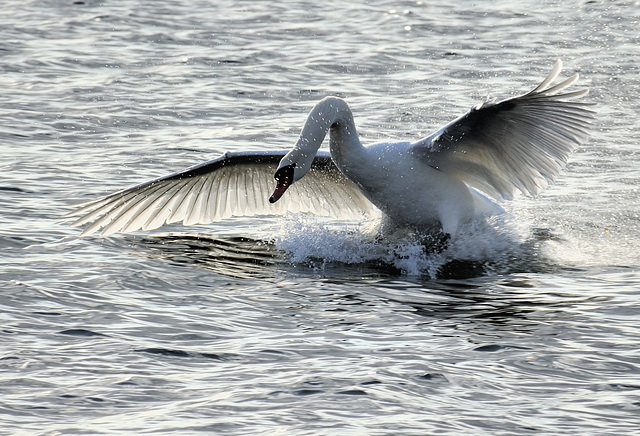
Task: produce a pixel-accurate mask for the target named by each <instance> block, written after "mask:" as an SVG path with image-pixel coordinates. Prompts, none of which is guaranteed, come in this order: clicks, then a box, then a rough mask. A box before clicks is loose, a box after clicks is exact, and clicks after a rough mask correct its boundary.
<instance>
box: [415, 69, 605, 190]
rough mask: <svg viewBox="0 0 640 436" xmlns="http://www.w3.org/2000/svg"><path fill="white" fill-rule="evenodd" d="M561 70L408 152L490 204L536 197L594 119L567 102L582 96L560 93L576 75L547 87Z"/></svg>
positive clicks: (582, 92) (586, 110) (588, 109)
mask: <svg viewBox="0 0 640 436" xmlns="http://www.w3.org/2000/svg"><path fill="white" fill-rule="evenodd" d="M561 70H562V62H560V61H558V62H556V64H555V65H554V67H553V69H552V71H551V73H550V74H549V75H548V76H547V78H545V79H544V80H543V81H542V83H541V84H540V85H538V86H537V87H536V88H535V89H534V90H533V91H531V92H529V93H527V94H524V95H521V96H519V97H515V98H510V99H507V100H503V101H500V102H490V101H488V102H485V103H483V104H482V105H479V106H476V107H474V108H473V109H471V111H469V112H467V113H466V114H465V115H463V116H462V117H460V118H458V119H456V120H454V121H453V122H451V123H450V124H448V125H446V126H444V127H443V128H442V129H440V130H438V131H437V132H435V133H434V134H433V135H431V136H429V137H428V138H425V139H423V140H421V141H418V142H416V143H414V144H412V147H411V151H412V152H413V153H414V154H415V155H416V156H418V157H419V158H420V159H421V160H423V161H424V162H426V163H427V164H429V165H431V166H433V167H434V168H437V169H439V170H441V171H443V172H445V173H448V174H450V175H453V176H455V177H458V178H459V179H461V180H463V181H464V182H465V183H467V184H469V185H471V186H473V187H475V188H477V189H480V190H482V191H485V192H486V193H487V194H490V195H492V196H493V197H495V198H504V199H511V198H513V197H514V196H515V195H517V194H519V193H522V194H525V195H529V196H535V195H537V194H538V193H540V191H542V190H543V189H544V188H545V187H547V186H548V185H549V184H550V183H552V182H553V181H554V180H555V179H556V177H557V176H558V174H559V173H560V171H561V170H562V169H563V168H564V166H565V165H566V163H567V159H568V157H569V155H570V154H571V153H572V152H573V151H574V150H575V149H576V148H577V147H578V146H579V145H580V144H582V143H583V142H585V141H586V139H587V137H588V134H589V130H590V124H591V121H592V120H593V117H594V112H593V111H592V110H591V106H592V104H590V103H584V102H576V101H572V100H574V99H577V98H580V97H584V96H585V95H586V94H587V92H588V90H586V89H582V90H578V91H572V92H566V91H564V90H565V89H566V88H568V87H569V86H571V85H573V84H575V83H576V81H577V80H578V75H577V74H576V75H574V76H572V77H570V78H568V79H565V80H563V81H561V82H560V83H558V84H556V85H551V84H552V83H553V82H554V81H555V79H556V78H557V77H558V75H559V74H560V71H561Z"/></svg>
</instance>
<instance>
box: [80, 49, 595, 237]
mask: <svg viewBox="0 0 640 436" xmlns="http://www.w3.org/2000/svg"><path fill="white" fill-rule="evenodd" d="M561 68H562V64H561V63H560V62H559V61H558V62H557V63H556V65H555V66H554V69H553V70H552V72H551V73H550V74H549V76H548V77H547V78H546V79H545V80H544V81H543V82H542V83H541V84H540V85H539V86H538V87H537V88H536V89H534V90H533V91H531V92H529V93H527V94H524V95H522V96H520V97H515V98H511V99H507V100H504V101H501V102H497V103H496V102H485V103H483V104H482V105H478V106H476V107H474V108H473V109H471V111H469V112H468V113H466V114H465V115H463V116H462V117H460V118H458V119H456V120H454V121H453V122H451V123H450V124H448V125H446V126H444V127H443V128H441V129H440V130H438V131H437V132H435V133H434V134H432V135H431V136H429V137H427V138H424V139H422V140H420V141H417V142H413V143H411V142H401V143H393V144H374V145H370V146H367V147H365V146H363V145H362V144H361V142H360V140H359V138H358V134H357V131H356V127H355V123H354V119H353V115H352V113H351V110H350V109H349V106H348V105H347V103H346V102H345V101H344V100H342V99H340V98H337V97H327V98H325V99H323V100H321V101H320V102H319V103H317V104H316V105H315V107H314V108H313V109H312V110H311V112H310V113H309V115H308V117H307V121H306V122H305V124H304V127H303V129H302V132H301V133H300V137H299V138H298V141H297V143H296V145H295V146H294V147H293V148H292V149H291V150H290V151H289V152H288V153H286V154H285V152H279V151H274V152H240V153H227V154H225V155H224V156H222V157H220V158H218V159H215V160H213V161H209V162H206V163H204V164H201V165H198V166H195V167H192V168H189V169H187V170H185V171H182V172H178V173H175V174H171V175H169V176H166V177H162V178H159V179H156V180H153V181H150V182H147V183H143V184H141V185H137V186H134V187H132V188H128V189H125V190H123V191H120V192H117V193H114V194H111V195H109V196H107V197H104V198H101V199H98V200H93V201H91V202H89V203H86V204H84V205H81V206H80V207H79V208H78V209H77V210H76V211H75V212H74V213H72V215H79V216H80V218H79V219H78V220H77V221H76V222H75V224H76V225H83V224H89V223H90V225H89V226H87V228H86V229H85V230H84V232H83V233H84V234H87V233H92V232H94V231H96V230H99V229H101V228H102V229H103V230H102V234H103V235H108V234H111V233H114V232H118V231H120V232H129V231H134V230H139V229H143V230H149V229H153V228H157V227H159V226H161V225H162V224H164V223H165V222H166V223H170V222H176V221H182V222H183V223H184V224H185V225H189V224H196V223H210V222H212V221H216V220H220V219H223V218H227V217H230V216H238V215H259V214H262V215H271V214H282V213H286V212H311V213H316V214H321V215H334V216H337V217H343V218H344V217H351V216H357V215H358V214H361V213H363V212H364V213H366V212H369V211H371V210H373V209H375V208H373V207H372V205H375V206H376V207H377V208H378V209H379V210H380V211H382V213H383V214H384V216H385V219H386V222H388V223H391V224H392V225H394V226H402V227H410V228H418V229H426V230H429V231H431V230H434V229H438V230H442V231H444V232H445V233H449V234H454V233H455V232H456V230H457V229H458V227H459V226H460V225H461V224H462V223H465V222H469V221H471V220H472V219H473V218H474V217H476V216H478V215H488V214H494V213H497V212H498V211H500V210H501V208H500V207H499V206H498V205H497V203H495V202H493V201H492V200H490V199H489V198H488V197H487V195H484V194H482V193H481V192H479V191H478V190H480V191H483V192H485V193H487V194H488V195H489V196H491V197H493V198H495V199H497V200H499V199H511V198H513V197H514V196H515V195H516V194H518V193H522V194H525V195H529V196H534V195H537V194H538V193H539V192H540V191H541V190H542V189H544V188H545V187H546V186H547V185H548V184H549V183H551V182H553V181H554V180H555V178H556V177H557V175H558V174H559V172H560V171H561V169H562V168H563V167H564V165H565V164H566V161H567V158H568V156H569V154H570V153H571V152H572V151H573V150H575V149H576V148H577V147H578V146H579V145H580V144H581V143H582V142H584V141H585V140H586V138H587V135H588V127H589V123H590V121H591V119H592V118H593V112H592V111H591V110H589V109H588V107H587V106H588V105H589V104H588V103H581V102H574V101H571V99H575V98H579V97H582V96H584V95H586V93H587V90H580V91H574V92H565V93H561V92H560V91H562V90H564V89H565V88H567V87H568V86H570V85H572V84H573V83H575V82H576V81H577V79H578V76H577V75H575V76H573V77H571V78H570V79H567V80H565V81H563V82H561V83H559V84H558V85H555V86H549V85H550V84H551V82H552V81H553V80H555V78H556V77H557V76H558V74H559V73H560V70H561ZM327 133H329V138H330V141H329V147H330V154H329V153H326V152H318V149H319V148H320V146H321V145H322V142H323V141H324V139H325V137H326V135H327ZM274 171H275V179H276V182H277V183H276V189H275V191H274V192H273V194H272V195H271V197H270V198H269V202H267V201H266V200H267V189H268V187H269V185H270V182H269V178H270V177H271V175H272V174H273V173H274ZM305 176H306V177H305ZM285 191H287V192H288V193H287V195H284V194H285ZM281 198H282V200H280V199H281ZM278 200H280V201H278Z"/></svg>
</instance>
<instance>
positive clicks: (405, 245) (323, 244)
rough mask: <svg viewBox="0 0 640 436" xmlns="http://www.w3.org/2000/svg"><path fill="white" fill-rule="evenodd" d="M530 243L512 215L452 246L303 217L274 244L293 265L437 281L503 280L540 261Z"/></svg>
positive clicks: (469, 231) (482, 224)
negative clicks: (391, 272)
mask: <svg viewBox="0 0 640 436" xmlns="http://www.w3.org/2000/svg"><path fill="white" fill-rule="evenodd" d="M530 238H531V232H530V226H529V225H528V224H527V223H526V222H523V221H522V220H521V219H516V218H515V217H514V216H513V215H511V214H509V213H505V214H502V215H500V216H495V217H490V218H485V219H481V220H477V221H475V222H473V223H471V224H469V225H468V226H466V227H463V228H461V229H460V231H459V232H458V233H457V234H456V236H455V237H454V238H451V239H448V240H443V239H442V238H438V237H433V236H432V235H425V234H418V233H415V232H402V233H400V232H395V233H394V234H391V235H380V234H379V233H378V231H377V226H376V225H371V224H353V223H344V222H335V221H333V222H332V221H330V220H322V219H318V218H317V217H312V216H305V215H298V216H295V217H292V219H291V220H287V221H286V222H284V223H283V224H282V226H281V228H280V229H278V230H277V231H276V235H275V237H274V242H275V244H276V246H277V247H278V248H279V249H281V250H284V251H285V253H286V256H287V260H288V261H289V262H291V263H293V264H307V265H309V266H311V267H313V268H318V269H322V268H325V267H326V266H327V265H330V264H347V265H359V264H365V265H380V266H385V267H391V268H394V269H396V270H398V271H400V272H401V273H402V274H405V275H409V276H424V275H428V276H429V277H432V278H436V277H443V276H447V277H449V276H451V277H456V276H467V275H472V276H477V275H483V274H499V273H502V272H504V271H506V270H507V269H509V268H513V267H514V264H515V263H514V260H516V259H517V260H520V262H529V261H531V260H532V258H533V257H535V256H536V253H532V252H535V250H536V247H535V243H533V242H532V241H531V240H530ZM523 259H526V260H523Z"/></svg>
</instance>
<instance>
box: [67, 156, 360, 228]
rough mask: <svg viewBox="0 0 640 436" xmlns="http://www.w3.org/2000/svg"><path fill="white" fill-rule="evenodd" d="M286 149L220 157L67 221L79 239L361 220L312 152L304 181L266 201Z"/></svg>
mask: <svg viewBox="0 0 640 436" xmlns="http://www.w3.org/2000/svg"><path fill="white" fill-rule="evenodd" d="M285 154H286V151H266V152H236V153H226V154H224V155H223V156H221V157H219V158H217V159H214V160H211V161H209V162H205V163H202V164H200V165H196V166H194V167H191V168H188V169H186V170H184V171H180V172H177V173H174V174H170V175H168V176H165V177H160V178H158V179H155V180H151V181H149V182H145V183H142V184H139V185H136V186H133V187H131V188H127V189H124V190H122V191H119V192H116V193H113V194H110V195H107V196H106V197H102V198H99V199H97V200H92V201H89V202H87V203H84V204H80V205H78V207H77V209H76V210H74V211H72V212H71V213H69V214H68V216H77V217H79V218H77V220H76V221H75V222H74V223H73V225H75V226H83V225H87V227H86V228H85V229H84V230H83V232H82V234H83V235H87V234H91V233H94V232H96V231H99V230H100V229H102V232H101V236H107V235H110V234H112V233H116V232H122V233H127V232H133V231H136V230H140V229H142V230H152V229H156V228H158V227H160V226H162V225H163V224H165V223H167V224H169V223H175V222H179V221H182V223H183V224H184V225H187V226H188V225H193V224H208V223H211V222H214V221H219V220H223V219H225V218H229V217H232V216H253V215H282V214H286V213H289V212H292V213H299V212H309V213H313V214H317V215H324V216H335V217H337V218H355V217H358V218H359V217H362V214H363V213H366V212H369V211H370V210H371V209H372V204H371V203H370V202H369V200H367V199H366V198H365V197H364V196H363V195H362V194H361V193H360V190H359V189H358V188H357V187H356V186H355V185H354V184H353V183H352V182H351V181H349V180H348V179H347V178H346V177H344V176H343V175H342V173H341V172H340V171H339V170H338V168H337V167H336V166H335V164H334V163H333V161H332V160H331V157H330V155H329V153H328V152H318V154H317V155H316V157H315V159H314V161H313V164H312V166H311V170H310V171H309V173H308V174H307V176H306V177H304V178H303V179H301V180H300V181H298V182H296V183H294V184H293V185H292V186H291V187H290V188H289V190H288V192H287V195H286V196H285V197H283V198H282V199H281V200H280V201H279V202H277V203H274V204H271V203H269V201H268V198H269V195H270V194H271V191H272V190H273V187H274V185H275V182H274V180H273V174H274V173H275V171H276V168H277V166H278V162H280V159H282V157H283V156H284V155H285Z"/></svg>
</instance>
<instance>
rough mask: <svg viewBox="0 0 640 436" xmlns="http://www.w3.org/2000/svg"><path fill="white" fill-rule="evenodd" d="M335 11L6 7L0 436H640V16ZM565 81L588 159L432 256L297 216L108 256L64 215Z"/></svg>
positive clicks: (230, 225)
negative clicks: (337, 133)
mask: <svg viewBox="0 0 640 436" xmlns="http://www.w3.org/2000/svg"><path fill="white" fill-rule="evenodd" d="M347 3H349V2H333V1H328V2H320V3H318V2H305V3H293V2H272V1H260V2H236V1H228V2H225V1H215V2H213V1H212V2H205V1H188V2H187V1H184V2H182V1H167V2H132V1H120V2H98V1H93V0H84V1H65V2H60V1H32V2H24V1H19V2H18V1H8V2H7V1H5V2H4V3H3V12H2V14H0V36H1V38H0V59H1V60H2V62H0V69H1V70H2V74H0V152H1V155H2V158H1V159H0V169H2V175H1V176H0V194H1V195H0V247H1V248H2V250H1V251H0V259H1V268H0V292H1V293H2V294H1V295H2V299H1V300H0V307H1V310H0V319H1V320H2V332H1V336H0V338H1V339H0V344H1V348H0V365H1V368H2V370H1V371H0V424H1V425H0V433H1V434H25V435H27V434H28V435H32V434H42V435H45V434H46V435H57V434H80V433H83V434H118V433H119V434H151V433H155V434H176V435H184V434H195V433H205V434H237V435H246V434H375V435H405V434H407V435H408V434H415V435H425V434H452V435H454V434H487V435H513V434H536V435H537V434H567V435H577V434H607V435H623V434H634V433H637V432H638V431H639V429H640V352H639V351H638V350H639V349H640V348H639V346H638V343H639V341H640V327H638V325H639V323H638V319H639V315H640V309H639V308H638V307H639V304H638V296H639V293H640V274H639V273H638V266H639V263H640V262H639V257H640V256H639V255H638V253H639V249H640V243H639V241H640V238H639V237H638V234H639V233H640V226H639V225H638V213H639V212H638V211H639V210H640V200H639V196H640V193H639V192H638V186H639V185H640V165H639V163H638V159H639V154H638V151H637V150H638V142H639V140H640V135H639V134H638V122H637V117H638V113H640V103H639V99H638V96H639V95H640V67H639V65H640V48H639V47H640V33H638V28H639V21H640V4H638V3H637V2H625V1H617V2H608V1H580V2H578V1H577V2H557V3H556V2H545V3H540V2H519V3H515V2H506V1H495V2H488V1H486V2H476V3H470V2H462V3H459V4H457V5H451V4H450V2H444V1H441V2H427V1H422V2H415V1H412V2H386V1H370V2H367V3H366V4H365V3H359V2H356V3H353V2H351V3H349V4H347ZM556 58H561V59H563V61H564V62H565V68H566V74H567V75H568V74H573V73H574V72H579V73H580V74H581V76H582V82H581V83H583V84H584V85H588V86H589V87H590V88H591V93H590V97H589V98H591V99H592V100H593V101H594V102H596V103H597V104H598V106H597V112H598V115H597V120H596V122H595V124H594V130H593V135H592V138H591V139H590V140H589V142H588V144H586V145H585V146H584V147H582V148H581V149H580V150H579V151H578V152H577V153H576V154H575V155H574V156H573V157H572V159H571V162H570V164H569V167H568V168H567V170H566V171H565V172H564V173H563V175H562V176H561V178H560V179H559V180H558V183H557V184H556V185H555V186H553V187H552V188H550V189H548V190H546V191H545V192H544V193H543V194H542V195H541V196H540V197H539V198H537V199H518V200H516V201H514V202H513V203H511V204H509V205H507V214H506V215H505V216H503V217H500V218H499V219H495V220H492V221H488V222H485V223H480V224H479V225H478V226H476V228H475V229H470V230H469V231H468V232H466V233H464V232H463V234H462V237H459V238H457V240H455V241H452V242H451V244H450V246H449V248H448V249H447V250H445V251H443V252H440V253H432V252H431V253H430V252H425V250H424V249H423V247H424V246H423V245H422V244H421V243H420V242H421V241H420V239H419V238H413V239H412V237H411V235H406V237H404V238H400V239H395V240H386V241H381V240H376V239H375V238H372V237H371V234H370V233H369V232H368V231H367V228H366V225H364V226H363V225H359V224H358V223H340V222H332V221H331V220H325V219H322V220H317V219H312V218H310V217H304V216H303V217H295V216H294V217H286V218H282V219H273V218H266V219H263V218H260V219H235V220H229V221H228V222H223V223H219V224H216V225H211V226H198V227H192V228H182V227H180V226H171V227H168V228H164V229H161V230H160V231H159V232H156V233H154V234H150V235H149V234H135V235H127V236H122V235H115V236H113V237H111V238H108V239H99V238H79V237H78V234H79V231H78V229H75V228H71V227H69V225H68V224H69V223H68V221H65V220H63V219H62V216H63V215H64V213H65V212H66V211H68V210H69V209H68V207H69V205H72V204H74V203H77V202H80V201H83V200H87V199H90V198H95V197H96V196H98V195H101V194H105V193H107V192H111V191H113V190H116V189H120V188H122V187H125V186H128V185H130V184H133V183H137V182H141V181H145V180H147V179H149V178H152V177H156V176H160V175H164V174H167V173H169V172H173V171H175V170H178V169H181V168H184V167H187V166H190V165H192V164H195V163H198V162H201V161H205V160H208V159H211V158H213V157H216V156H217V155H218V154H220V153H221V152H223V151H227V150H247V149H254V150H255V149H267V148H268V149H282V148H288V147H290V146H291V145H292V144H293V142H294V140H295V138H296V136H297V132H298V129H299V128H300V126H301V124H302V122H303V120H304V118H305V115H306V113H307V111H308V110H309V108H310V107H311V106H312V105H313V102H315V101H316V100H318V99H320V98H321V97H323V96H325V95H329V94H337V95H340V96H343V97H345V98H347V99H348V101H349V102H350V104H351V106H352V109H353V112H354V114H355V117H356V122H357V124H358V128H359V131H360V134H361V136H362V139H363V141H365V142H374V141H380V140H388V139H397V140H409V139H414V138H418V137H420V136H426V135H427V134H429V133H431V132H432V131H433V130H435V129H436V128H437V127H438V126H439V125H441V124H442V123H444V122H447V121H450V120H451V119H453V118H454V117H457V116H459V115H460V114H461V113H463V112H464V111H466V110H467V109H468V108H469V107H471V106H472V105H474V104H476V103H478V102H479V101H481V100H483V99H484V98H485V97H486V96H487V95H493V96H496V97H499V98H500V97H507V96H511V95H515V94H518V93H521V92H524V91H528V90H529V89H531V88H532V87H533V86H535V85H536V84H537V82H538V81H539V80H540V79H541V78H543V77H544V76H545V75H546V73H547V72H548V71H549V69H550V68H551V66H552V65H553V62H554V61H555V59H556ZM460 259H463V260H464V262H461V261H460Z"/></svg>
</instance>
